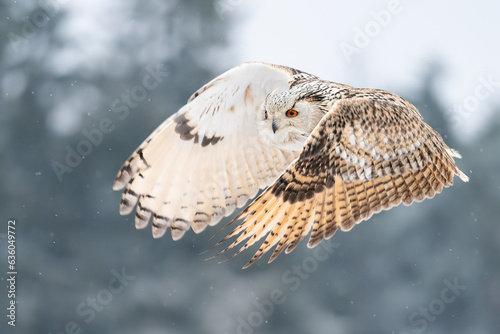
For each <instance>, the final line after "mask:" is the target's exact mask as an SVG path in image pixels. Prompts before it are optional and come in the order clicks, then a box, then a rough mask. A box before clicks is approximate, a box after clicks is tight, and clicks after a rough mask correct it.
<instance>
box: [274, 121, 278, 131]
mask: <svg viewBox="0 0 500 334" xmlns="http://www.w3.org/2000/svg"><path fill="white" fill-rule="evenodd" d="M276 131H278V121H277V120H276V118H273V132H274V133H276Z"/></svg>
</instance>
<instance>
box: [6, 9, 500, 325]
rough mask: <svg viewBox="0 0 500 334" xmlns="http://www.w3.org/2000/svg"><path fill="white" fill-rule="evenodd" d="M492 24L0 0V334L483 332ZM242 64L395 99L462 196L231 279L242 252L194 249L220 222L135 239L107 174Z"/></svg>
mask: <svg viewBox="0 0 500 334" xmlns="http://www.w3.org/2000/svg"><path fill="white" fill-rule="evenodd" d="M499 11H500V2H498V1H493V0H478V1H476V2H474V4H473V5H472V4H471V3H470V2H469V1H465V0H460V1H431V0H422V1H410V0H377V1H368V0H365V1H361V0H360V1H350V2H348V1H342V2H340V1H331V2H327V1H308V2H307V3H306V2H304V1H284V0H280V1H273V2H266V1H264V0H254V1H249V0H215V1H202V0H188V1H175V0H169V1H160V0H156V1H155V0H148V1H138V0H126V1H123V0H100V1H97V0H86V1H83V0H72V1H68V0H40V1H34V0H26V1H14V0H3V1H1V2H0V35H1V36H2V38H1V39H0V157H1V158H0V172H1V173H2V174H3V175H4V177H2V180H1V181H0V184H1V186H0V214H1V217H0V218H1V220H2V226H4V227H3V228H2V229H3V230H0V255H1V259H0V263H1V265H2V267H1V269H0V280H1V281H2V283H3V284H2V289H1V291H0V300H1V303H2V306H1V309H2V310H3V311H2V317H0V319H2V320H1V321H0V332H1V333H11V332H12V333H54V334H55V333H108V334H111V333H145V334H157V333H311V334H312V333H318V334H319V333H321V334H323V333H395V334H400V333H423V332H425V333H499V332H500V317H499V316H498V315H499V314H500V262H499V254H500V227H499V224H498V221H499V218H498V217H499V216H500V205H499V204H500V153H499V146H500V112H499V111H500V67H499V66H498V59H499V55H500V41H499V39H498V31H499V29H500V23H499V21H498V12H499ZM254 60H258V61H265V62H270V63H277V64H282V65H287V66H291V67H295V68H298V69H301V70H303V71H307V72H310V73H313V74H316V75H318V76H320V77H322V78H324V79H328V80H331V81H336V82H341V83H345V84H350V85H353V86H359V87H372V88H382V89H386V90H389V91H392V92H394V93H397V94H399V95H401V96H403V97H404V98H406V99H407V100H409V101H410V102H412V103H413V104H415V105H416V106H417V108H419V110H420V112H421V113H422V115H423V116H424V119H425V121H426V122H428V123H429V124H430V125H431V126H433V127H434V128H435V129H436V130H438V131H439V132H440V133H441V135H442V136H443V138H444V139H445V141H446V142H447V143H448V145H449V146H450V147H453V148H455V149H457V150H458V151H459V152H460V153H461V154H462V155H463V159H462V160H459V161H457V163H458V166H459V167H460V168H461V169H462V170H463V171H464V172H465V173H466V174H467V175H468V176H469V177H470V182H469V183H463V182H461V181H460V180H459V179H458V178H456V185H455V186H453V187H452V188H450V189H445V190H444V191H443V193H442V194H440V195H437V196H436V197H435V198H434V199H432V200H426V201H424V202H422V203H418V204H414V205H412V206H410V207H403V206H401V207H397V208H395V209H392V210H390V211H388V212H383V213H380V214H378V215H376V216H374V217H372V218H371V219H370V220H369V221H368V222H364V223H362V224H360V225H358V226H356V227H355V228H354V229H353V230H352V231H351V232H350V233H342V232H338V233H337V234H336V235H335V236H334V237H333V238H332V239H331V240H330V241H327V242H323V243H322V244H321V246H320V248H317V249H316V250H311V249H307V247H306V245H305V243H304V242H303V243H302V244H301V245H299V247H298V248H297V249H296V250H295V251H294V252H293V253H291V254H289V255H281V256H280V257H278V259H277V260H276V261H275V262H273V263H272V264H271V265H268V264H267V263H266V260H261V261H259V262H258V263H257V264H255V265H253V266H252V267H250V268H249V269H246V270H241V269H240V268H241V267H242V266H243V264H244V263H246V262H247V261H248V259H249V258H250V257H251V255H252V254H253V253H252V251H251V250H250V251H248V252H245V253H244V254H242V255H241V256H239V257H237V258H235V259H233V260H232V261H229V262H225V263H223V264H217V261H216V260H211V261H205V260H204V259H205V257H206V256H205V255H201V256H200V255H199V253H201V252H202V251H204V250H206V249H207V248H208V247H210V246H211V245H212V244H213V242H214V240H211V241H209V240H208V239H209V238H210V237H211V236H212V235H213V234H214V233H215V232H217V231H218V230H219V228H220V226H222V225H224V224H225V223H226V222H227V221H228V220H225V221H223V222H222V223H220V224H219V226H218V227H212V228H209V229H207V230H206V231H205V232H204V233H202V234H200V235H195V234H194V233H193V232H192V231H190V232H188V233H187V234H186V236H185V237H184V238H183V239H182V240H180V241H178V242H175V243H174V242H173V241H172V240H171V238H170V236H169V233H168V234H167V235H166V236H165V237H163V238H161V239H158V240H154V239H153V238H152V236H151V230H150V228H147V229H144V230H135V227H134V223H133V215H131V216H120V215H119V212H118V207H119V201H120V195H121V194H120V193H118V192H113V191H112V190H111V186H112V182H113V180H114V177H115V175H116V172H117V171H118V169H119V168H120V167H121V165H122V163H123V162H124V161H125V160H126V159H127V158H128V156H129V155H130V154H131V153H132V152H133V150H134V149H135V148H136V147H137V146H138V145H139V144H140V143H141V142H142V140H143V139H144V138H145V137H146V136H147V135H148V134H149V133H150V132H151V131H153V130H154V129H155V128H156V127H157V126H158V125H159V124H160V123H161V122H162V121H163V120H164V119H165V118H166V117H168V116H169V115H171V114H172V113H174V112H176V111H177V110H178V109H179V108H180V107H181V106H182V105H183V104H184V103H185V102H186V100H187V98H188V97H189V96H190V95H191V94H192V93H193V92H194V91H195V90H197V89H198V88H199V87H201V86H202V85H203V84H204V83H206V82H207V81H209V80H210V79H211V78H213V77H215V76H216V75H218V74H220V73H222V72H223V71H225V70H227V69H229V68H231V67H233V66H235V65H237V64H239V63H241V62H244V61H254ZM148 76H149V78H151V77H152V78H154V80H155V83H156V85H154V87H150V88H151V89H150V88H148V89H145V88H144V79H145V78H146V77H148ZM89 138H92V140H93V141H90V139H89ZM89 143H90V144H89ZM75 150H79V151H80V152H84V153H82V154H80V155H78V154H75V155H73V154H72V153H71V152H74V151H75ZM82 155H83V158H81V156H82ZM68 156H69V158H68ZM68 159H69V161H68ZM9 218H15V219H16V220H17V225H16V237H17V239H16V240H17V271H18V275H17V296H16V299H17V319H16V321H17V322H16V327H15V328H13V327H11V326H8V325H7V319H6V316H5V315H6V314H7V311H6V307H7V306H8V304H7V303H8V298H7V285H8V283H7V281H6V279H7V278H8V276H7V275H6V272H7V263H6V258H7V237H6V233H7V226H6V225H7V221H8V219H9ZM4 286H5V288H3V287H4Z"/></svg>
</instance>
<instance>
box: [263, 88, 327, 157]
mask: <svg viewBox="0 0 500 334" xmlns="http://www.w3.org/2000/svg"><path fill="white" fill-rule="evenodd" d="M323 114H324V113H323V112H321V110H320V108H319V106H318V105H316V104H315V103H313V102H308V101H303V100H300V99H299V98H298V96H297V95H294V94H293V93H291V92H290V91H286V92H281V93H276V94H273V93H271V94H269V95H268V96H267V98H266V101H265V102H264V103H263V105H262V106H261V108H260V110H259V112H258V115H257V118H258V122H257V126H258V130H259V134H260V136H261V138H262V139H263V140H264V141H265V142H266V143H269V144H271V145H274V146H277V147H278V148H280V149H282V150H287V151H300V150H301V149H302V147H303V146H304V143H305V141H306V139H307V137H309V134H310V133H311V132H312V130H313V129H314V128H315V127H316V125H317V124H318V122H319V121H320V119H321V117H322V116H323Z"/></svg>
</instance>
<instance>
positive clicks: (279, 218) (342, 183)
mask: <svg viewBox="0 0 500 334" xmlns="http://www.w3.org/2000/svg"><path fill="white" fill-rule="evenodd" d="M458 156H459V155H458V153H456V152H455V151H453V150H451V149H450V148H448V147H447V146H446V144H445V143H444V142H443V140H442V138H441V136H439V134H437V133H436V132H435V131H434V130H432V129H431V128H430V127H429V126H428V125H427V124H425V123H424V122H423V121H422V117H421V116H420V114H419V113H418V111H417V110H416V108H415V107H413V106H412V105H411V104H410V103H408V102H407V101H405V100H404V99H402V98H400V97H398V96H396V95H394V94H391V93H389V92H385V91H382V90H374V89H358V88H354V87H350V86H346V85H342V84H338V83H333V82H329V81H325V80H321V79H319V78H318V77H316V76H313V75H310V74H307V73H304V72H301V71H298V70H295V69H292V68H288V67H284V66H278V65H271V64H264V63H245V64H242V65H240V66H238V67H235V68H233V69H231V70H229V71H227V72H225V73H223V74H222V75H220V76H219V77H217V78H215V79H213V80H212V81H210V82H209V83H208V84H206V85H205V86H203V87H202V88H200V89H199V90H198V91H197V92H195V93H194V94H193V95H192V96H191V98H190V99H189V100H188V102H187V104H186V105H185V106H183V107H182V108H181V109H180V110H179V111H178V112H177V113H176V114H174V115H173V116H171V117H170V118H168V119H167V120H166V121H165V122H164V123H163V124H161V125H160V126H159V127H158V128H157V129H156V130H155V131H154V132H153V133H152V134H151V135H150V136H149V137H148V138H147V139H146V140H145V141H144V142H143V143H142V144H141V145H140V146H139V148H138V149H137V150H136V151H135V152H134V153H133V154H132V156H131V157H130V158H129V159H128V160H127V161H126V162H125V164H124V165H123V167H122V168H121V170H120V172H119V173H118V175H117V177H116V180H115V183H114V185H113V189H114V190H120V189H124V191H123V195H122V200H121V204H120V213H121V214H129V213H131V212H132V210H133V209H134V207H136V218H135V224H136V227H137V228H145V227H146V226H147V225H148V223H149V221H150V220H151V219H152V225H153V236H154V237H155V238H159V237H161V236H163V235H164V234H165V232H166V230H167V229H168V228H170V229H171V233H172V238H173V239H174V240H178V239H180V238H181V237H182V236H183V235H184V234H185V232H186V231H187V230H189V228H192V229H193V230H194V231H195V232H196V233H199V232H201V231H203V230H204V229H205V228H206V227H207V226H208V225H215V224H217V223H218V222H219V221H220V220H221V219H222V218H223V217H225V216H228V215H230V214H231V213H233V212H234V210H235V209H236V208H240V207H242V206H243V205H245V203H246V202H247V200H248V199H251V198H253V197H255V195H256V194H257V192H258V190H259V189H262V188H265V187H267V186H269V185H270V186H269V188H267V189H266V191H265V192H264V193H263V194H262V195H261V196H260V197H259V198H257V199H256V200H255V201H254V202H252V203H251V204H250V205H249V206H248V207H247V209H245V210H244V211H243V212H242V213H241V214H240V215H239V216H238V217H237V218H236V219H242V218H244V219H245V220H244V221H243V222H242V224H241V225H239V226H238V227H236V229H235V230H234V231H233V232H232V233H230V234H229V235H228V236H227V237H226V238H224V239H223V241H224V240H226V239H228V238H231V237H233V236H236V235H238V237H237V238H236V240H235V241H234V242H233V243H232V244H231V245H230V246H228V247H227V248H226V249H225V250H224V251H226V250H228V249H230V248H232V247H234V246H235V245H237V244H239V243H241V242H243V241H245V240H247V241H246V243H245V244H244V245H243V246H242V247H241V249H240V250H239V251H238V252H237V253H236V254H238V253H239V252H241V251H242V250H244V249H246V248H247V247H249V246H250V245H252V244H254V243H255V242H257V241H258V240H259V239H261V238H262V237H264V236H267V237H266V239H265V241H264V243H263V244H262V246H261V248H260V249H259V251H258V252H257V254H256V255H255V256H254V257H253V258H252V260H251V261H250V262H249V264H251V263H253V261H255V260H256V259H258V258H260V256H262V254H264V253H265V252H267V251H268V250H269V249H270V248H271V247H272V246H276V244H277V243H278V242H279V244H278V245H277V246H276V249H275V251H274V253H273V255H272V256H271V260H273V259H274V258H275V257H276V256H277V255H278V254H279V253H280V252H281V251H282V250H283V249H285V248H287V252H289V251H291V250H292V249H293V248H294V247H295V246H296V245H297V244H298V242H299V241H300V240H302V239H303V238H304V237H305V236H306V235H307V234H308V233H309V232H311V231H312V233H311V238H310V241H309V244H308V245H309V246H311V247H312V246H314V245H316V244H317V243H318V242H319V241H321V240H322V239H324V238H329V237H331V236H332V235H333V233H335V231H336V230H337V229H338V228H339V227H340V228H342V229H344V230H349V229H350V228H351V227H352V226H353V225H354V224H356V223H358V222H360V221H362V220H365V219H368V218H369V217H370V216H371V215H372V214H373V213H375V212H378V211H380V210H382V209H388V208H390V207H392V206H394V205H397V204H399V203H400V202H401V201H403V202H404V203H405V204H410V203H411V202H413V201H414V200H417V201H420V200H422V199H424V198H425V197H432V196H433V195H434V194H435V193H439V192H440V191H441V190H442V188H443V186H449V185H451V184H452V183H453V175H455V174H457V175H459V176H460V177H461V178H462V179H463V180H464V181H466V180H467V177H466V176H465V175H464V174H463V173H462V172H461V171H460V170H459V169H458V168H457V167H456V165H455V163H454V161H453V157H458ZM224 251H223V252H224Z"/></svg>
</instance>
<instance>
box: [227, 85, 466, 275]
mask: <svg viewBox="0 0 500 334" xmlns="http://www.w3.org/2000/svg"><path fill="white" fill-rule="evenodd" d="M384 96H387V95H384ZM458 156H459V155H458V153H456V152H455V151H453V150H452V149H450V148H449V147H448V146H446V144H445V143H444V141H443V139H442V138H441V136H440V135H439V134H438V133H437V132H435V131H434V130H432V129H431V128H430V127H429V126H428V125H427V124H426V123H424V122H423V120H422V118H421V116H420V114H419V113H418V111H417V110H416V109H415V108H414V107H413V106H411V105H410V104H409V103H408V102H406V101H404V100H402V99H401V98H399V97H397V96H395V95H394V96H393V97H392V98H384V99H379V98H374V97H373V96H372V97H369V96H367V97H362V98H359V97H357V98H350V99H344V100H340V101H338V102H337V103H336V104H335V105H334V106H333V107H332V109H331V110H330V111H329V112H328V113H327V114H326V115H325V116H324V117H323V119H322V120H321V121H320V123H319V124H318V126H317V127H316V128H315V129H314V131H313V133H312V134H311V135H310V136H309V138H308V140H307V142H306V144H305V146H304V148H303V150H302V152H301V153H300V155H299V157H298V158H297V159H295V160H294V161H293V162H292V163H291V164H290V166H289V167H288V168H287V169H286V170H285V171H284V172H283V173H282V174H281V175H280V177H279V178H278V179H277V180H276V181H275V182H274V183H273V184H272V185H271V186H269V188H267V189H266V190H265V192H264V193H263V194H262V195H261V196H260V197H258V198H257V199H255V200H254V201H253V202H252V203H251V204H250V205H249V206H248V207H247V209H246V210H244V211H243V212H242V213H241V214H240V215H238V216H237V217H236V218H235V220H233V221H236V220H239V219H243V222H242V223H241V225H239V226H237V227H236V228H235V229H234V230H233V232H231V233H230V234H229V235H228V236H226V237H225V238H224V239H223V241H225V240H228V239H231V238H232V237H235V236H237V238H236V240H235V241H234V242H233V243H232V244H230V245H229V246H228V247H226V248H225V249H224V250H223V251H221V252H220V253H219V254H221V253H224V252H226V251H228V250H230V249H232V248H233V247H235V246H237V245H238V244H239V243H241V242H244V240H247V239H248V240H247V242H246V243H245V244H244V245H243V247H241V248H240V249H239V251H238V252H237V254H239V253H240V252H241V251H243V250H244V249H246V248H247V247H249V246H250V245H252V244H254V243H255V242H257V241H258V240H259V239H261V238H264V237H265V239H264V241H263V243H262V244H261V246H260V248H259V249H258V250H257V252H256V253H255V255H254V256H253V257H252V258H251V259H250V261H249V262H248V263H247V265H245V267H244V268H246V267H248V266H249V265H251V264H252V263H254V262H255V261H256V260H258V259H259V258H261V257H262V255H263V254H265V253H266V252H268V251H269V250H270V249H271V248H272V247H273V246H275V245H277V246H276V248H275V250H274V252H273V253H272V255H271V257H270V259H269V262H271V261H273V260H274V259H275V258H276V257H277V256H278V255H279V254H280V253H281V252H282V251H283V250H285V249H286V253H289V252H290V251H292V250H293V249H294V248H295V247H296V246H297V244H298V243H299V242H300V241H301V240H302V239H303V238H304V237H305V236H307V235H308V234H309V233H311V236H310V238H309V242H308V246H309V247H314V246H316V245H317V244H318V243H319V242H320V241H321V240H323V239H328V238H330V237H331V236H333V234H334V233H335V232H336V231H337V230H338V229H339V228H340V229H342V230H344V231H348V230H350V229H351V228H352V227H353V226H354V225H355V224H357V223H359V222H361V221H363V220H367V219H369V218H370V217H371V216H372V215H373V214H374V213H377V212H380V211H381V210H387V209H390V208H391V207H393V206H396V205H399V204H400V203H401V202H402V203H404V204H405V205H410V204H411V203H413V202H414V201H422V200H423V199H425V198H431V197H433V196H434V195H435V194H436V193H440V192H441V191H442V189H443V187H449V186H451V185H452V184H453V177H454V175H458V176H459V177H460V178H461V179H462V180H463V181H467V180H468V178H467V176H465V174H463V173H462V172H461V171H460V170H459V169H458V167H457V166H456V165H455V162H454V160H453V157H458ZM271 212H272V214H270V213H271ZM311 230H312V232H311ZM249 238H250V239H249ZM233 256H234V255H233Z"/></svg>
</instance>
